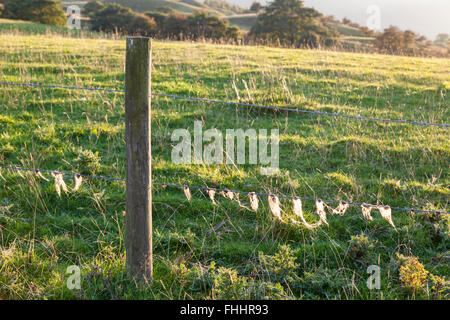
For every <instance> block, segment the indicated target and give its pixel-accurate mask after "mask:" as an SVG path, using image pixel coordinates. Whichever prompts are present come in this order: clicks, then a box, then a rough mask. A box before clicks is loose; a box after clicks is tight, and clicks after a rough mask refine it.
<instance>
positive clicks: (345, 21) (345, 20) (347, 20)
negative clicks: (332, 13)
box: [342, 18, 352, 24]
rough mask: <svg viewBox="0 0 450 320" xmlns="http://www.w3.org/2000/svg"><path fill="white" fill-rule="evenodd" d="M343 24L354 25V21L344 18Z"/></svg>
mask: <svg viewBox="0 0 450 320" xmlns="http://www.w3.org/2000/svg"><path fill="white" fill-rule="evenodd" d="M342 23H343V24H350V23H352V21H351V20H350V19H348V18H344V19H342Z"/></svg>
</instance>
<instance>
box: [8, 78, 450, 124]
mask: <svg viewBox="0 0 450 320" xmlns="http://www.w3.org/2000/svg"><path fill="white" fill-rule="evenodd" d="M0 84H2V85H10V86H23V87H38V88H53V89H68V90H88V91H104V92H114V93H126V91H125V90H117V89H106V88H89V87H86V88H85V87H74V86H61V85H42V84H35V83H14V82H0ZM152 95H153V96H159V97H166V98H171V99H178V100H188V101H196V102H207V103H217V104H227V105H236V106H243V107H251V108H259V109H268V110H275V111H286V112H295V113H307V114H315V115H326V116H332V117H342V118H348V119H356V120H367V121H380V122H391V123H403V124H414V125H421V126H436V127H444V128H448V127H450V124H447V123H431V122H423V121H417V120H401V119H384V118H373V117H364V116H356V115H349V114H343V113H334V112H325V111H317V110H305V109H294V108H285V107H274V106H266V105H258V104H252V103H243V102H236V101H224V100H216V99H207V98H194V97H185V96H178V95H172V94H165V93H152Z"/></svg>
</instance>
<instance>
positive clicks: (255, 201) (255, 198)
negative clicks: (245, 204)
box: [248, 192, 259, 212]
mask: <svg viewBox="0 0 450 320" xmlns="http://www.w3.org/2000/svg"><path fill="white" fill-rule="evenodd" d="M248 197H249V198H250V207H251V208H252V210H253V211H255V212H257V211H258V207H259V201H258V196H257V195H256V193H255V192H250V193H249V194H248Z"/></svg>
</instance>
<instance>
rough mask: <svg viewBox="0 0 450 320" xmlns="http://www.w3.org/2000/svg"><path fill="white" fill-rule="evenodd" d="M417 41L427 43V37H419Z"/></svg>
mask: <svg viewBox="0 0 450 320" xmlns="http://www.w3.org/2000/svg"><path fill="white" fill-rule="evenodd" d="M416 41H417V42H425V41H427V37H425V36H417V38H416Z"/></svg>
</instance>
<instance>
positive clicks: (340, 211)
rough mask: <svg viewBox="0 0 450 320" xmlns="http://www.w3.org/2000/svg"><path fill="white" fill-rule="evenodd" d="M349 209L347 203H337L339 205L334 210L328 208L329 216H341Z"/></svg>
mask: <svg viewBox="0 0 450 320" xmlns="http://www.w3.org/2000/svg"><path fill="white" fill-rule="evenodd" d="M349 207H350V205H349V204H348V203H347V202H342V201H341V202H339V205H338V206H337V207H336V209H333V208H331V207H329V208H330V209H331V214H337V215H339V216H343V215H344V214H345V213H346V212H347V210H348V208H349Z"/></svg>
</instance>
